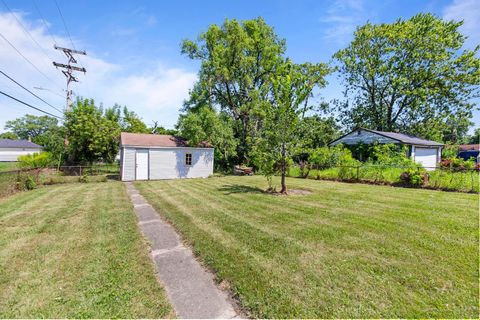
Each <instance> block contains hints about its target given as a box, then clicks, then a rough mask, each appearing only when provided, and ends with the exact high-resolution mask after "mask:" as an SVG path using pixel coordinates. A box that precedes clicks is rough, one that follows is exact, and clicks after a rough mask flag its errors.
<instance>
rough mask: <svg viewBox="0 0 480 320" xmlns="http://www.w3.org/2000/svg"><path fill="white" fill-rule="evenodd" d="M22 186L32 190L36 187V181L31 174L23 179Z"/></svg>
mask: <svg viewBox="0 0 480 320" xmlns="http://www.w3.org/2000/svg"><path fill="white" fill-rule="evenodd" d="M24 186H25V189H26V190H33V189H35V188H36V187H37V183H36V182H35V179H34V178H33V177H32V176H28V177H27V178H26V179H25V182H24Z"/></svg>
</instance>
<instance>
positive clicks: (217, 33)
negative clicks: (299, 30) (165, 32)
mask: <svg viewBox="0 0 480 320" xmlns="http://www.w3.org/2000/svg"><path fill="white" fill-rule="evenodd" d="M285 48H286V46H285V41H284V40H283V39H279V38H278V36H277V35H276V34H275V32H274V31H273V28H272V27H270V26H268V25H267V24H266V23H265V21H264V20H263V19H262V18H257V19H253V20H245V21H237V20H235V19H233V20H228V19H227V20H225V21H224V23H223V24H222V25H221V26H218V25H216V24H213V25H211V26H210V27H209V28H208V30H207V31H206V32H204V33H202V34H201V35H200V36H199V39H198V41H191V40H185V41H183V43H182V53H183V54H185V55H187V56H188V57H189V58H190V59H194V60H200V61H201V69H200V72H199V80H198V82H197V83H196V84H195V86H194V88H193V90H192V91H191V92H190V98H189V100H188V101H186V103H185V110H188V109H198V108H200V107H202V106H204V105H211V106H213V107H215V108H217V107H218V109H219V110H221V111H225V112H226V113H227V114H228V115H229V116H230V117H231V118H232V119H233V120H234V122H235V123H234V127H233V128H234V136H235V138H236V139H238V140H239V142H238V147H237V155H238V157H239V162H241V163H243V162H246V161H247V158H248V154H249V152H250V149H251V145H250V144H249V141H251V139H252V138H253V137H254V136H255V133H256V131H257V129H258V128H259V125H260V123H259V121H260V120H261V119H262V116H263V114H264V112H265V110H264V109H265V108H268V107H267V104H268V99H267V98H268V95H269V90H270V81H269V79H270V78H271V76H272V75H273V74H274V73H275V70H276V69H277V66H278V65H279V64H281V63H282V60H283V59H282V56H283V54H284V52H285Z"/></svg>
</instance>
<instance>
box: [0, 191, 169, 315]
mask: <svg viewBox="0 0 480 320" xmlns="http://www.w3.org/2000/svg"><path fill="white" fill-rule="evenodd" d="M0 227H1V232H0V318H118V317H120V318H158V317H171V316H172V315H173V313H172V311H171V307H170V306H169V303H168V302H167V300H166V295H165V292H164V290H163V289H162V288H161V286H160V285H159V284H158V282H157V281H156V278H155V275H154V267H153V264H152V263H151V261H150V259H149V257H148V246H147V244H146V243H145V241H144V240H143V238H142V236H141V234H140V233H139V230H138V228H137V222H136V218H135V215H134V213H133V207H132V205H131V204H130V201H129V199H128V197H127V194H126V191H125V188H124V185H123V184H122V183H120V182H108V183H90V184H69V185H62V186H51V187H43V188H39V189H36V190H33V191H28V192H21V193H18V194H15V195H13V196H10V197H7V198H3V199H0Z"/></svg>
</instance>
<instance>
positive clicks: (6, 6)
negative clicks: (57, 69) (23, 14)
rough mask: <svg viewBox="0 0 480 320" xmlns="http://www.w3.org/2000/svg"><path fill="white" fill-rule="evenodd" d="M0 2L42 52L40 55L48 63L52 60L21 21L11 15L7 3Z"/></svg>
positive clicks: (13, 14)
mask: <svg viewBox="0 0 480 320" xmlns="http://www.w3.org/2000/svg"><path fill="white" fill-rule="evenodd" d="M0 1H2V3H3V5H4V6H5V8H7V10H8V11H9V12H10V14H11V15H12V16H13V17H14V18H15V20H17V22H18V24H19V25H20V27H22V29H23V31H24V32H25V34H27V35H28V36H29V37H30V39H31V40H32V41H33V42H34V43H35V44H36V45H37V47H39V48H40V50H41V51H42V53H43V54H44V55H45V56H46V57H47V58H48V60H49V61H51V60H53V59H52V58H51V57H50V56H49V55H48V54H47V52H46V51H45V49H43V47H42V46H41V45H40V44H39V43H38V42H37V40H35V38H34V37H33V36H32V34H31V33H30V32H29V31H28V30H27V28H26V27H25V26H24V25H23V23H22V21H20V19H18V18H17V15H16V14H15V13H13V11H12V10H11V9H10V7H9V6H8V5H7V3H6V2H5V1H4V0H0Z"/></svg>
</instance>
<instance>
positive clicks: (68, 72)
mask: <svg viewBox="0 0 480 320" xmlns="http://www.w3.org/2000/svg"><path fill="white" fill-rule="evenodd" d="M53 47H54V48H55V49H56V50H61V51H63V53H65V55H66V56H67V58H68V63H67V64H63V63H58V62H53V65H54V66H55V67H57V69H58V68H63V69H65V70H62V73H63V74H64V75H65V77H66V78H67V104H66V106H65V111H70V110H71V106H72V90H71V89H70V83H71V82H78V79H77V78H75V77H74V76H73V72H74V71H80V72H83V73H85V72H87V70H86V69H85V68H83V67H82V68H80V67H77V66H75V65H74V64H76V63H77V60H76V59H75V57H74V56H73V55H74V54H81V55H84V56H86V55H87V52H85V51H80V50H74V49H68V48H62V47H59V46H57V45H54V46H53Z"/></svg>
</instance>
